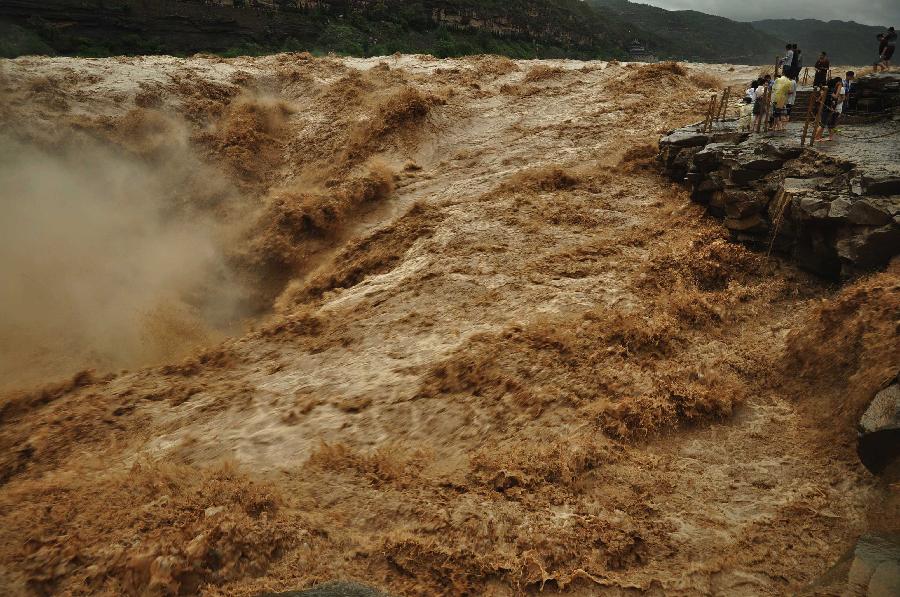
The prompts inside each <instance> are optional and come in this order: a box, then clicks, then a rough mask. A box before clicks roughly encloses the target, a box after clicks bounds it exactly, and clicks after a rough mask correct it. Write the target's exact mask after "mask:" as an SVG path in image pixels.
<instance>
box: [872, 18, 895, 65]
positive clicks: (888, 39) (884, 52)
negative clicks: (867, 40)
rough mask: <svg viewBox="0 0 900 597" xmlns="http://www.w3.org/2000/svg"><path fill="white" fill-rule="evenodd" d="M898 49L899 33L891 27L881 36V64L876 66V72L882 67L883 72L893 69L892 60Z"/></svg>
mask: <svg viewBox="0 0 900 597" xmlns="http://www.w3.org/2000/svg"><path fill="white" fill-rule="evenodd" d="M896 47H897V32H896V31H894V28H893V27H889V28H888V30H887V32H886V33H882V34H881V43H879V44H878V49H879V62H878V63H877V64H876V65H875V70H876V71H877V70H878V67H879V66H880V67H881V69H882V70H887V69H889V68H890V67H891V58H892V57H893V56H894V50H895V49H896Z"/></svg>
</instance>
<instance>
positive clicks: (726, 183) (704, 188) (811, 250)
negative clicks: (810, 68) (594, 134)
mask: <svg viewBox="0 0 900 597" xmlns="http://www.w3.org/2000/svg"><path fill="white" fill-rule="evenodd" d="M894 77H896V75H894ZM875 78H877V79H879V80H880V82H881V85H880V89H882V95H883V96H884V97H881V96H875V97H876V98H877V99H878V101H880V102H881V104H882V105H895V102H896V99H897V97H900V96H896V97H895V95H896V94H897V93H898V92H897V90H895V87H894V86H893V81H892V80H891V79H890V77H875ZM868 88H870V89H877V88H878V87H876V86H875V85H872V86H870V87H868ZM868 97H870V98H871V97H873V96H872V95H869V96H868ZM794 130H795V131H796V130H798V129H794ZM898 133H900V123H898V122H897V121H894V120H887V121H883V122H878V123H872V124H868V125H865V126H859V127H856V128H854V129H853V136H849V135H848V136H847V137H842V138H839V140H838V141H836V142H834V143H833V144H831V145H829V144H822V145H821V146H820V145H817V146H815V147H813V148H810V147H806V148H801V147H800V142H799V137H798V135H796V134H787V135H771V136H769V135H759V134H754V135H751V134H750V133H747V132H740V131H738V130H737V129H736V123H734V122H724V123H717V126H716V127H714V128H713V130H712V131H710V132H703V131H701V130H700V127H698V126H696V125H695V126H690V127H685V128H683V129H680V130H677V131H673V132H672V133H671V134H669V135H667V136H666V137H664V138H663V139H662V140H661V141H660V143H659V147H660V152H659V160H660V161H661V163H662V166H663V168H664V170H665V172H666V174H667V175H668V176H669V177H670V178H672V179H673V180H678V181H686V182H688V183H689V184H690V185H691V198H692V199H693V200H694V201H696V202H698V203H701V204H703V205H705V206H706V208H707V210H708V212H709V213H710V214H712V215H714V216H716V217H720V218H723V219H724V221H725V226H727V227H728V229H729V230H730V231H731V234H732V237H733V238H734V239H735V240H739V241H742V242H745V243H748V244H750V245H753V246H756V247H758V248H760V249H763V250H767V249H769V248H773V249H775V250H777V251H779V252H782V253H785V254H788V255H790V256H792V257H793V258H794V259H795V260H796V261H797V262H798V263H799V264H800V265H801V266H802V267H804V268H805V269H808V270H811V271H814V272H816V273H818V274H820V275H823V276H825V277H828V278H850V277H853V276H856V275H859V274H861V273H864V272H868V271H873V270H877V269H880V268H883V267H884V266H886V265H887V263H888V262H889V261H890V259H891V258H892V257H893V256H895V255H897V254H898V253H900V163H898V160H897V155H898V153H900V134H898Z"/></svg>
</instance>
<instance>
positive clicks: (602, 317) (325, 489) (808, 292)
mask: <svg viewBox="0 0 900 597" xmlns="http://www.w3.org/2000/svg"><path fill="white" fill-rule="evenodd" d="M754 74H755V73H754V72H753V69H751V68H750V67H728V66H716V65H703V66H702V67H701V66H697V67H693V66H690V65H688V66H684V67H683V66H680V65H671V64H662V65H648V66H638V65H621V64H617V63H600V62H590V63H582V62H572V61H542V62H525V61H521V62H516V61H511V60H507V59H502V58H496V57H474V58H467V59H460V60H435V59H433V58H430V57H422V56H418V57H415V56H396V57H390V58H386V59H384V60H378V59H370V60H357V59H337V58H324V59H313V58H311V57H310V56H308V55H300V54H282V55H277V56H270V57H264V58H254V59H228V60H224V59H218V58H206V57H202V56H197V57H193V58H190V59H178V58H170V57H155V58H117V59H104V60H79V59H34V58H23V59H18V60H14V61H2V62H0V94H2V97H0V122H2V125H3V127H2V130H3V133H2V136H0V185H2V186H0V189H2V193H3V195H2V198H0V200H2V204H0V209H2V213H0V215H2V218H0V232H2V238H0V265H2V268H3V271H4V274H5V275H4V281H3V286H2V287H0V302H2V303H0V307H2V308H3V311H4V318H3V320H2V323H0V377H2V381H0V388H3V391H4V394H3V398H2V403H0V409H2V410H0V454H2V456H0V482H2V486H0V545H2V547H0V587H2V588H3V589H4V593H5V594H60V593H68V594H111V595H120V594H177V593H179V592H180V593H187V594H191V593H198V592H199V593H202V594H208V595H255V594H258V593H259V592H260V591H263V590H278V589H288V588H298V587H305V586H309V585H311V584H314V583H315V582H319V581H323V580H327V579H332V578H343V579H359V580H362V581H365V582H368V583H370V584H374V585H377V586H378V587H380V588H382V589H384V590H386V591H389V592H391V593H392V594H396V595H422V594H444V595H461V594H471V595H514V594H530V593H537V592H538V591H541V590H542V591H543V592H544V593H549V594H555V593H567V594H573V595H596V594H612V595H618V594H625V593H630V592H633V591H637V590H643V591H647V592H649V593H651V594H667V595H669V594H710V593H713V594H729V595H742V594H745V595H759V594H783V593H786V592H793V591H798V590H801V589H802V588H803V587H804V586H806V585H807V584H808V583H809V582H811V581H813V580H814V579H815V578H817V577H818V576H819V575H821V574H822V573H823V572H824V571H825V570H827V568H828V567H829V565H830V564H831V563H832V562H834V561H835V560H837V559H838V557H839V556H840V555H841V554H842V553H843V552H844V551H846V549H847V548H849V547H850V546H851V545H852V543H853V541H854V540H855V538H856V537H857V536H858V535H859V534H860V533H862V532H864V531H866V530H867V529H869V528H871V527H873V526H875V525H878V526H879V527H883V526H884V519H885V515H884V513H885V508H886V507H889V506H886V505H885V504H890V503H891V500H895V499H896V496H895V495H894V494H895V493H896V488H894V489H891V488H885V487H883V486H881V485H878V484H877V483H875V481H874V480H873V479H872V478H871V477H870V476H869V475H868V473H866V472H865V471H864V469H862V468H861V466H860V465H859V464H858V462H857V460H856V457H855V453H854V450H855V443H854V441H855V436H854V420H855V417H858V414H859V411H860V409H861V408H864V406H865V401H866V399H867V397H871V395H872V394H873V392H874V391H876V390H877V388H878V386H879V384H880V383H881V382H882V381H884V380H885V379H887V378H888V377H890V376H891V375H893V374H895V373H896V370H895V369H894V370H892V367H894V368H895V367H896V362H895V361H896V359H895V354H894V351H895V347H896V345H897V340H898V338H897V324H896V313H897V312H900V286H898V271H897V269H896V267H894V268H893V269H891V270H890V271H888V272H885V273H882V274H879V275H877V276H873V277H871V278H869V279H866V280H862V281H859V282H857V283H855V284H853V285H850V286H848V287H847V288H845V289H834V288H830V287H827V286H825V285H823V284H821V283H820V282H818V281H816V280H815V279H812V278H810V277H808V276H806V275H805V274H803V273H801V272H799V271H798V270H796V269H794V268H793V267H792V266H791V265H790V264H784V263H779V262H777V261H766V259H765V258H764V256H762V255H758V254H755V253H752V252H750V251H748V250H746V249H744V248H742V247H740V246H737V245H734V244H732V243H730V242H728V241H727V240H726V238H725V234H724V232H723V230H722V229H721V228H720V226H719V225H718V224H717V223H715V222H712V221H709V220H707V219H705V218H704V217H703V216H702V210H700V209H699V208H695V207H694V206H692V205H690V203H689V201H688V198H687V194H686V193H685V191H684V190H683V189H681V188H680V187H678V186H675V185H671V184H669V183H668V182H666V181H664V180H663V179H662V178H661V177H660V176H658V175H657V173H656V170H655V166H654V165H653V163H652V159H653V155H654V143H655V141H656V139H657V138H658V136H659V134H660V133H662V132H663V131H665V130H667V129H669V128H672V127H675V126H680V125H683V124H686V123H688V122H691V121H694V120H697V119H698V117H700V116H702V111H703V105H704V101H705V100H707V99H708V97H709V94H710V93H711V90H712V89H715V88H716V87H718V86H720V85H722V84H723V83H733V82H734V83H737V82H743V81H744V79H748V80H749V79H750V78H752V76H753V75H754ZM835 339H840V342H836V341H835ZM121 369H130V370H132V372H130V373H129V372H122V371H121ZM86 370H92V371H86ZM891 492H893V493H891Z"/></svg>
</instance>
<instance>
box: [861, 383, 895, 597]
mask: <svg viewBox="0 0 900 597" xmlns="http://www.w3.org/2000/svg"><path fill="white" fill-rule="evenodd" d="M898 458H900V375H898V377H897V379H895V380H894V382H893V383H891V384H890V385H888V386H887V387H886V388H884V389H883V390H881V391H880V392H878V394H876V395H875V398H874V399H873V400H872V402H871V403H870V404H869V407H868V408H867V409H866V412H865V413H864V414H863V416H862V418H861V419H860V420H859V459H860V460H861V461H862V463H863V464H864V465H865V466H866V468H868V469H869V470H870V471H872V472H873V473H875V474H880V473H883V472H884V471H885V470H887V469H889V468H892V465H894V464H896V463H897V461H898ZM897 594H898V595H900V593H897Z"/></svg>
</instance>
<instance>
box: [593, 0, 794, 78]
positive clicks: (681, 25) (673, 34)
mask: <svg viewBox="0 0 900 597" xmlns="http://www.w3.org/2000/svg"><path fill="white" fill-rule="evenodd" d="M588 2H589V3H590V4H591V5H592V6H593V7H595V8H596V9H597V10H598V11H600V12H608V13H612V14H613V15H615V17H617V18H618V19H619V20H620V21H624V22H628V23H631V24H632V25H634V26H635V27H636V28H638V29H642V30H644V31H647V32H649V33H650V35H651V36H652V39H653V40H654V42H655V43H654V46H655V49H656V50H655V51H656V54H657V56H658V57H660V58H672V59H682V60H693V61H696V62H727V63H734V64H768V63H769V62H770V61H772V59H774V57H775V55H776V54H778V53H779V52H780V51H781V49H783V48H784V42H782V41H781V38H780V37H779V36H777V35H772V34H770V33H768V32H765V31H761V30H759V29H755V28H754V27H753V26H752V25H750V24H749V23H740V22H737V21H732V20H731V19H726V18H724V17H717V16H715V15H710V14H706V13H702V12H697V11H695V10H674V11H673V10H664V9H662V8H657V7H655V6H649V5H646V4H636V3H634V2H628V1H627V0H588Z"/></svg>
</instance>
